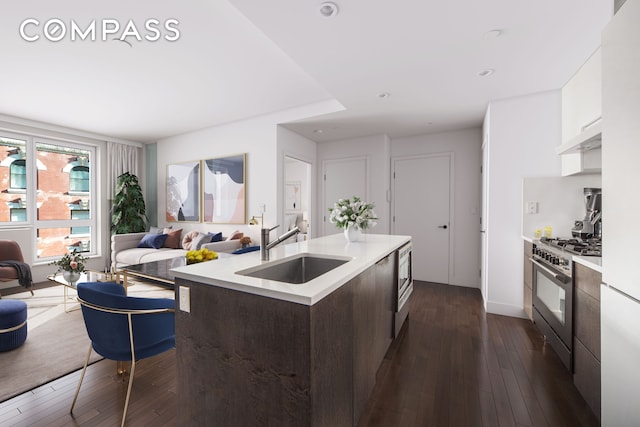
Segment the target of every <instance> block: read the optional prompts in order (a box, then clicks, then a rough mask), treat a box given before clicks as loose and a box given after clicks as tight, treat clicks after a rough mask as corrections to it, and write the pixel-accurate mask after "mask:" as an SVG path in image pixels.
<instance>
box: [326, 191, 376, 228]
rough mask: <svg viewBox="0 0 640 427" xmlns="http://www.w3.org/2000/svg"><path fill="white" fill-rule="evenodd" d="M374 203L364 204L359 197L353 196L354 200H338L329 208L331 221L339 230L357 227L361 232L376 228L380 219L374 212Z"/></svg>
mask: <svg viewBox="0 0 640 427" xmlns="http://www.w3.org/2000/svg"><path fill="white" fill-rule="evenodd" d="M373 208H374V205H373V203H367V202H363V201H362V200H361V199H360V198H359V197H356V196H353V199H352V200H349V199H338V201H337V202H335V203H334V204H333V208H329V214H330V215H329V221H331V223H332V224H335V225H336V226H338V227H339V228H343V229H346V228H349V227H356V228H358V229H361V230H366V229H367V228H370V227H374V226H375V225H376V224H377V223H376V222H375V220H376V219H378V217H377V216H376V213H375V212H374V211H373Z"/></svg>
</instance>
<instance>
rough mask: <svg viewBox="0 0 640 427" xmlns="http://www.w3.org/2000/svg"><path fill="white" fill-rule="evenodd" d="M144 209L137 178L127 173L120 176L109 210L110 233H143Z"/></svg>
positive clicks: (144, 225) (144, 227)
mask: <svg viewBox="0 0 640 427" xmlns="http://www.w3.org/2000/svg"><path fill="white" fill-rule="evenodd" d="M145 209H146V208H145V205H144V197H143V195H142V188H140V184H139V183H138V177H137V176H135V175H134V174H132V173H129V172H125V173H123V174H122V175H120V176H119V177H118V181H117V184H116V190H115V195H114V198H113V207H112V208H111V232H112V233H113V234H125V233H138V232H141V231H145V230H146V229H147V216H146V213H145Z"/></svg>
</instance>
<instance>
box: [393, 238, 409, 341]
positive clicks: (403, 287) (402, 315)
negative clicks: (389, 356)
mask: <svg viewBox="0 0 640 427" xmlns="http://www.w3.org/2000/svg"><path fill="white" fill-rule="evenodd" d="M411 249H412V246H411V243H407V244H406V245H404V246H402V247H401V248H400V249H398V268H397V271H398V281H397V287H396V310H395V319H394V334H393V336H394V338H395V337H397V336H398V333H399V332H400V329H401V328H402V325H403V323H404V321H405V320H406V319H407V316H408V315H409V297H410V296H411V293H413V275H412V271H411Z"/></svg>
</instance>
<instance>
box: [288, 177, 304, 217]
mask: <svg viewBox="0 0 640 427" xmlns="http://www.w3.org/2000/svg"><path fill="white" fill-rule="evenodd" d="M300 188H301V184H300V181H292V182H287V183H286V184H285V186H284V197H285V199H284V200H285V205H284V206H285V210H287V211H300V210H302V204H301V200H302V199H301V196H300V193H301V191H300Z"/></svg>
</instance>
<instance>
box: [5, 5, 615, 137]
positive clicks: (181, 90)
mask: <svg viewBox="0 0 640 427" xmlns="http://www.w3.org/2000/svg"><path fill="white" fill-rule="evenodd" d="M320 3H321V1H317V0H271V1H269V2H265V1H264V0H208V1H205V0H192V1H189V2H176V1H169V0H154V1H151V0H139V1H136V2H129V1H124V0H112V1H110V2H101V3H91V5H90V6H88V4H87V2H86V1H82V0H60V1H56V2H51V1H47V0H31V1H26V0H25V1H22V2H14V3H12V6H11V8H10V9H9V8H4V10H3V14H2V16H1V17H0V40H1V43H2V44H1V50H0V51H1V52H2V62H3V64H2V66H1V67H0V94H1V95H0V114H4V115H9V116H15V117H20V118H26V119H31V120H36V121H41V122H45V123H50V124H54V125H59V126H65V127H70V128H75V129H78V130H82V131H87V132H93V133H98V134H103V135H109V136H112V137H116V138H120V139H126V140H131V141H139V142H151V141H156V140H158V139H160V138H164V137H168V136H172V135H176V134H180V133H184V132H188V131H192V130H197V129H201V128H205V127H210V126H215V125H220V124H223V123H228V122H232V121H237V120H241V119H244V118H248V117H253V116H257V115H261V114H265V113H270V112H275V111H280V110H284V109H288V108H293V107H298V106H303V105H308V104H312V103H317V102H321V101H327V100H337V101H338V102H339V103H340V104H342V105H343V106H344V109H341V111H337V112H334V113H331V114H327V115H324V116H320V117H314V118H309V119H305V120H301V121H298V122H295V123H287V124H285V125H286V126H287V127H289V128H290V129H292V130H294V131H295V132H298V133H300V134H302V135H304V136H306V137H308V138H310V139H312V140H315V141H318V142H322V141H333V140H340V139H345V138H353V137H358V136H364V135H372V134H387V135H389V136H391V137H400V136H407V135H416V134H422V133H433V132H440V131H444V130H449V129H454V128H463V127H471V126H478V125H480V124H481V123H482V118H483V115H484V112H485V110H486V106H487V104H488V102H489V101H491V100H496V99H502V98H509V97H514V96H520V95H524V94H529V93H535V92H540V91H546V90H553V89H558V88H560V87H562V85H563V84H564V83H565V82H566V81H567V80H568V79H569V78H570V77H571V75H572V74H573V73H574V72H575V71H576V70H577V68H578V67H579V66H580V64H582V63H583V62H584V61H585V60H586V59H587V58H588V57H589V55H590V54H591V53H592V52H593V51H594V50H595V48H596V47H597V46H598V45H599V38H600V32H601V30H602V28H603V27H604V25H605V24H606V22H607V21H608V20H609V18H610V16H611V14H612V10H613V6H612V1H610V0H563V1H557V0H539V1H537V2H525V1H522V0H485V1H482V2H478V1H477V0H458V1H455V2H442V1H441V2H432V1H416V0H396V1H394V2H388V1H382V0H335V3H336V4H337V5H338V9H339V13H338V14H337V15H336V16H334V17H332V18H325V17H323V16H321V15H320V13H319V5H320ZM27 18H35V19H37V20H38V21H39V22H40V24H39V25H35V24H29V25H27V26H26V31H25V33H26V36H27V37H32V36H36V35H39V36H40V38H39V39H38V40H37V41H33V42H28V41H25V40H24V39H23V38H22V37H21V36H20V33H19V27H20V25H21V23H22V22H23V21H24V20H25V19H27ZM150 18H156V19H158V20H159V21H160V26H159V28H160V29H161V30H162V31H161V37H160V39H159V40H157V41H148V40H144V38H143V40H142V41H138V40H136V38H135V36H133V35H130V36H129V37H126V38H125V42H123V41H120V40H118V39H117V38H118V37H119V36H120V35H121V34H122V30H123V28H124V27H125V26H126V24H127V22H128V21H129V20H133V22H134V24H135V25H136V29H137V30H138V32H139V33H140V35H141V37H144V36H145V35H149V36H152V35H153V33H151V32H150V31H146V30H145V26H144V24H145V22H146V21H147V20H148V19H150ZM51 19H60V20H61V21H62V23H63V25H64V27H65V28H67V34H66V36H65V37H63V38H62V40H61V41H58V42H54V41H50V40H48V39H47V38H46V37H45V32H44V27H45V25H46V24H47V22H49V21H50V20H51ZM94 19H95V20H96V21H97V23H98V27H100V24H101V23H102V22H103V21H104V20H108V19H113V20H115V21H117V22H118V23H119V24H120V25H121V29H120V31H119V32H116V34H114V35H108V36H107V40H106V41H102V40H101V36H102V32H101V31H100V29H99V28H98V30H96V37H97V39H96V40H94V41H91V40H89V39H87V40H75V41H71V40H70V37H69V33H70V28H71V26H72V23H76V24H78V26H79V28H80V29H81V30H84V29H86V28H87V26H88V25H89V23H90V22H91V21H92V20H94ZM167 19H176V20H178V21H179V24H177V25H174V28H177V29H178V31H179V33H180V35H179V38H178V39H177V40H176V41H168V40H165V39H164V38H163V37H164V36H167V37H171V36H172V35H174V33H172V32H171V31H169V30H165V29H163V28H162V23H164V22H165V21H166V20H167ZM58 27H59V25H58ZM49 28H50V29H51V30H52V31H51V33H50V35H51V38H55V37H56V36H57V35H59V34H60V33H59V32H57V33H56V31H55V30H56V23H55V22H54V23H53V24H52V25H51V27H49ZM59 29H60V28H58V30H59ZM490 30H500V35H499V37H491V34H487V32H488V31H490ZM487 69H492V70H494V72H493V73H492V74H491V75H489V76H486V77H480V76H479V75H478V73H479V72H481V71H483V70H487ZM382 93H386V94H388V96H387V97H380V94H382ZM534 120H535V118H532V122H533V121H534Z"/></svg>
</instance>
